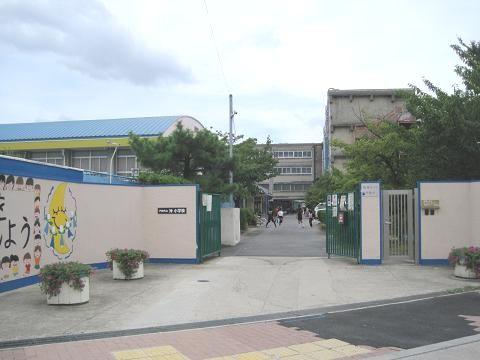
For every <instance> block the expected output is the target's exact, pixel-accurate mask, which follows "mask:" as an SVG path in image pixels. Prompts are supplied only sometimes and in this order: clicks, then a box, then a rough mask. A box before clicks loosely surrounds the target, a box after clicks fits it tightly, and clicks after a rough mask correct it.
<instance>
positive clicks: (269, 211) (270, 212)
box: [265, 209, 277, 228]
mask: <svg viewBox="0 0 480 360" xmlns="http://www.w3.org/2000/svg"><path fill="white" fill-rule="evenodd" d="M270 222H273V225H275V227H277V224H276V223H275V219H274V218H273V210H272V209H269V210H268V221H267V224H266V225H265V227H266V228H268V224H270Z"/></svg>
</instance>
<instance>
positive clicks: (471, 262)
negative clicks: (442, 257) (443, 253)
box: [448, 246, 480, 277]
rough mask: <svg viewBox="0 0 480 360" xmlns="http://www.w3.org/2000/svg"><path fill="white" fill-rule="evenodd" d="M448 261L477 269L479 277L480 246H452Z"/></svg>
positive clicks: (476, 272)
mask: <svg viewBox="0 0 480 360" xmlns="http://www.w3.org/2000/svg"><path fill="white" fill-rule="evenodd" d="M448 261H449V263H450V264H452V265H456V264H458V265H465V266H466V267H467V269H471V270H473V271H475V274H476V275H477V277H479V276H480V247H478V246H470V247H461V248H452V250H451V251H450V254H449V255H448Z"/></svg>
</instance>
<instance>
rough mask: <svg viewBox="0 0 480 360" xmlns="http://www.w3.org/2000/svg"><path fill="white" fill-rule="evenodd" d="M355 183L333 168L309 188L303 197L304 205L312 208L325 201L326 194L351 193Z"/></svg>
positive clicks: (352, 179) (355, 180) (348, 176)
mask: <svg viewBox="0 0 480 360" xmlns="http://www.w3.org/2000/svg"><path fill="white" fill-rule="evenodd" d="M357 183H358V182H357V179H355V178H353V177H351V176H350V175H348V174H346V173H342V172H341V171H340V170H338V169H336V168H333V169H331V170H330V171H329V172H327V173H325V174H323V175H322V176H320V177H319V178H318V179H317V180H315V182H314V183H313V184H312V186H310V188H309V189H308V190H307V193H306V195H305V204H306V205H307V207H309V208H313V207H315V206H316V205H317V204H318V203H319V202H324V201H326V198H327V194H329V193H333V192H347V191H351V190H353V189H354V188H355V185H356V184H357Z"/></svg>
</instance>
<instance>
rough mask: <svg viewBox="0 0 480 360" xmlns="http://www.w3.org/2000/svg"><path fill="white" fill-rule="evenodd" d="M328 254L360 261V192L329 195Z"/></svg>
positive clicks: (327, 222) (326, 215)
mask: <svg viewBox="0 0 480 360" xmlns="http://www.w3.org/2000/svg"><path fill="white" fill-rule="evenodd" d="M325 222H326V225H327V229H326V237H327V254H328V257H329V258H330V256H331V255H338V256H346V257H352V258H355V259H357V260H360V256H359V255H360V197H359V193H358V191H354V192H350V193H336V194H328V195H327V208H326V214H325Z"/></svg>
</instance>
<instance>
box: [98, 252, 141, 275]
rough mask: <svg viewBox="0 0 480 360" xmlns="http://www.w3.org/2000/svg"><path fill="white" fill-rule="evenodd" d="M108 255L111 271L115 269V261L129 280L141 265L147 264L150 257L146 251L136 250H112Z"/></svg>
mask: <svg viewBox="0 0 480 360" xmlns="http://www.w3.org/2000/svg"><path fill="white" fill-rule="evenodd" d="M106 255H107V261H108V262H109V265H110V269H112V268H113V261H116V262H117V264H118V267H119V269H120V271H121V272H122V273H123V274H124V275H125V277H126V278H127V279H130V278H131V277H132V275H133V274H134V273H135V272H136V271H137V269H138V266H139V265H140V263H141V262H145V261H146V260H147V259H148V258H149V256H150V255H149V254H148V252H146V251H143V250H135V249H112V250H109V251H107V252H106Z"/></svg>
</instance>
